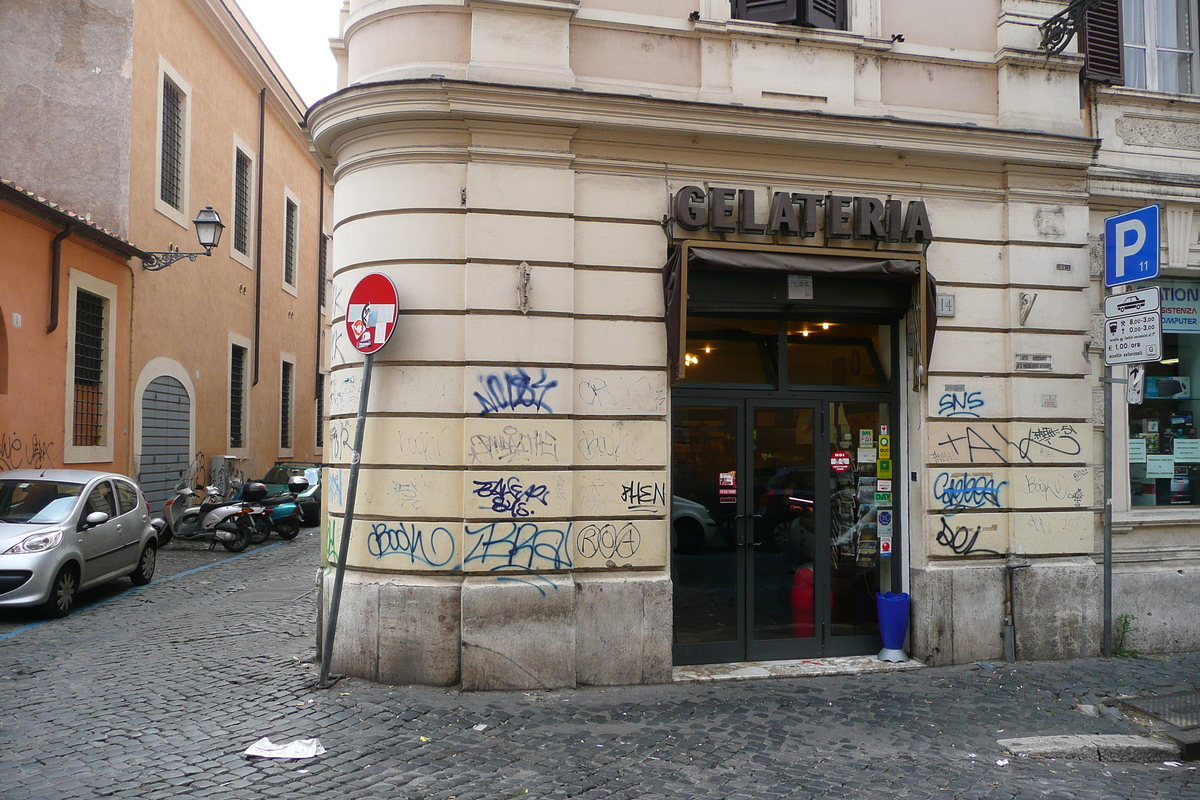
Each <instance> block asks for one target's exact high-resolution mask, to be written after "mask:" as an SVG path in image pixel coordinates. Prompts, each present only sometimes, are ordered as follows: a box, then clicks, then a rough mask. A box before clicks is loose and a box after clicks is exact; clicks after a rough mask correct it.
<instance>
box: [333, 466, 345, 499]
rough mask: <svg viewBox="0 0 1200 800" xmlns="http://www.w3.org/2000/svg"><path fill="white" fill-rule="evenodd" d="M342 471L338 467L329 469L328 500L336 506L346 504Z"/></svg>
mask: <svg viewBox="0 0 1200 800" xmlns="http://www.w3.org/2000/svg"><path fill="white" fill-rule="evenodd" d="M344 474H345V473H343V472H342V471H341V470H340V469H331V470H329V501H330V503H332V504H334V505H338V506H342V505H345V504H346V499H345V498H346V496H345V491H344V489H343V488H342V477H343V475H344Z"/></svg>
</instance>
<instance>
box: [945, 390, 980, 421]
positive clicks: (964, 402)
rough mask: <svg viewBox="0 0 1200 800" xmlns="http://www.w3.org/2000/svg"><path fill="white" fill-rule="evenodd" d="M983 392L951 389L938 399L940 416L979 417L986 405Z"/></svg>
mask: <svg viewBox="0 0 1200 800" xmlns="http://www.w3.org/2000/svg"><path fill="white" fill-rule="evenodd" d="M984 404H985V403H984V399H983V392H971V391H965V390H963V391H950V392H946V393H945V394H943V395H942V396H941V398H940V399H939V400H938V416H939V417H978V416H979V409H981V408H983V406H984Z"/></svg>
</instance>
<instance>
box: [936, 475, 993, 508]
mask: <svg viewBox="0 0 1200 800" xmlns="http://www.w3.org/2000/svg"><path fill="white" fill-rule="evenodd" d="M1007 484H1008V481H997V480H996V479H995V478H994V477H992V476H991V475H982V474H979V475H972V474H971V473H970V472H961V473H950V472H943V473H940V474H939V475H938V476H937V477H936V478H935V479H934V481H933V496H934V499H936V500H937V501H938V502H939V503H941V504H942V506H943V507H944V508H999V507H1000V489H1001V488H1003V487H1004V486H1006V485H1007Z"/></svg>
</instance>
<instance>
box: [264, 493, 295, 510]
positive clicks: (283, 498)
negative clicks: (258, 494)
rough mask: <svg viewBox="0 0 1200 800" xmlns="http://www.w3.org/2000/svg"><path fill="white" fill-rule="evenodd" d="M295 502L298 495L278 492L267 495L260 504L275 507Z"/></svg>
mask: <svg viewBox="0 0 1200 800" xmlns="http://www.w3.org/2000/svg"><path fill="white" fill-rule="evenodd" d="M294 502H296V495H294V494H290V493H286V492H285V493H284V494H277V495H273V496H271V497H266V498H264V499H263V500H262V501H261V502H260V503H259V505H260V506H265V507H267V508H274V507H275V506H281V505H284V504H285V503H294Z"/></svg>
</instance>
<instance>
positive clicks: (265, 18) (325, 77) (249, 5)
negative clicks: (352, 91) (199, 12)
mask: <svg viewBox="0 0 1200 800" xmlns="http://www.w3.org/2000/svg"><path fill="white" fill-rule="evenodd" d="M237 4H238V6H240V7H241V9H242V11H244V12H245V13H246V16H247V17H248V18H249V19H250V24H251V25H253V26H254V30H256V31H258V35H259V36H260V37H262V40H263V41H264V42H266V44H267V49H268V50H270V51H271V55H273V56H275V60H276V61H277V62H279V66H281V67H283V71H284V72H285V73H286V74H287V76H288V80H290V81H291V82H292V85H293V86H295V87H296V91H298V92H300V96H301V97H302V98H303V99H304V102H305V103H307V104H308V105H310V106H311V105H312V104H313V103H315V102H317V101H318V100H320V99H321V98H322V97H324V96H325V95H327V94H332V93H333V91H334V89H335V88H337V87H336V83H337V66H336V65H335V64H334V61H333V55H332V54H331V53H330V52H329V40H330V38H332V37H334V36H337V34H338V11H339V10H341V7H342V0H237Z"/></svg>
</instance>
